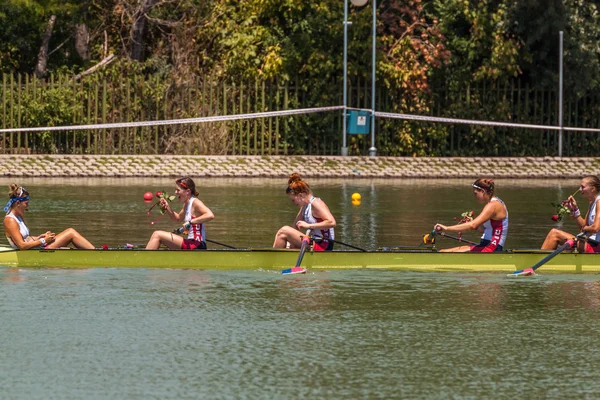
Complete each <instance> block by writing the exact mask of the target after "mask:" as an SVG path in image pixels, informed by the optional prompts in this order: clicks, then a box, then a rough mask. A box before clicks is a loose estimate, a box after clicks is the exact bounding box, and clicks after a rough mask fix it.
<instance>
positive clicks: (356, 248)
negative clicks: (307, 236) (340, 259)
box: [313, 236, 367, 253]
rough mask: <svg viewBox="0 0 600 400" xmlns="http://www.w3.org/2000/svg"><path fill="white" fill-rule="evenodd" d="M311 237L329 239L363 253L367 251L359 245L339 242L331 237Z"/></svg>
mask: <svg viewBox="0 0 600 400" xmlns="http://www.w3.org/2000/svg"><path fill="white" fill-rule="evenodd" d="M313 238H314V239H319V240H322V239H325V240H331V241H332V242H333V243H339V244H341V245H342V246H347V247H350V248H352V249H355V250H360V251H362V252H364V253H366V252H367V250H365V249H363V248H360V247H357V246H353V245H351V244H348V243H344V242H340V241H339V240H334V239H331V238H324V237H323V236H313Z"/></svg>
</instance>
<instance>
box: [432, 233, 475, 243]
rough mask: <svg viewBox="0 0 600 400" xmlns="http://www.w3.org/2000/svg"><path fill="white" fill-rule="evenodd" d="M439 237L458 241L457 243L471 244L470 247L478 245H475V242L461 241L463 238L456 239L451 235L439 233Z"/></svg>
mask: <svg viewBox="0 0 600 400" xmlns="http://www.w3.org/2000/svg"><path fill="white" fill-rule="evenodd" d="M439 235H440V236H443V237H447V238H449V239H454V240H458V241H459V242H465V243H469V244H472V245H474V246H477V245H478V244H479V243H475V242H472V241H470V240H467V239H463V238H461V237H456V236H451V235H448V234H446V233H445V232H440V233H439Z"/></svg>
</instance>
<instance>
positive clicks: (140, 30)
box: [130, 0, 158, 61]
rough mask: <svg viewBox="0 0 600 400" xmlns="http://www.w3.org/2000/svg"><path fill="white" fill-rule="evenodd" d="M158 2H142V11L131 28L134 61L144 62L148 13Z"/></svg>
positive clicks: (143, 0) (152, 0) (148, 0)
mask: <svg viewBox="0 0 600 400" xmlns="http://www.w3.org/2000/svg"><path fill="white" fill-rule="evenodd" d="M157 2H158V0H142V5H141V7H140V9H139V10H138V11H137V12H136V13H135V19H134V21H133V25H132V26H131V54H130V57H131V59H132V60H136V61H142V59H143V58H144V34H145V33H146V22H147V18H146V13H148V11H150V9H151V8H152V7H154V5H155V4H156V3H157Z"/></svg>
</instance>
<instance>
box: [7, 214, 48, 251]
mask: <svg viewBox="0 0 600 400" xmlns="http://www.w3.org/2000/svg"><path fill="white" fill-rule="evenodd" d="M4 233H5V234H6V236H8V237H10V238H11V239H12V241H13V243H14V244H15V245H16V246H17V247H18V248H19V249H20V250H29V249H33V248H34V247H39V246H41V245H43V244H45V241H42V240H40V236H42V235H40V236H38V238H37V239H36V240H30V241H29V242H26V241H25V240H23V237H22V236H21V231H20V230H19V224H18V223H17V221H15V220H14V219H12V218H4Z"/></svg>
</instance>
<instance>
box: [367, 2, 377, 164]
mask: <svg viewBox="0 0 600 400" xmlns="http://www.w3.org/2000/svg"><path fill="white" fill-rule="evenodd" d="M376 39H377V0H373V45H372V47H373V49H372V51H371V68H372V72H371V148H370V149H369V156H370V157H375V156H376V155H377V148H376V147H375V71H376V69H377V65H376V62H377V59H376V58H377V57H376V50H377V49H376V48H375V46H376Z"/></svg>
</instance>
